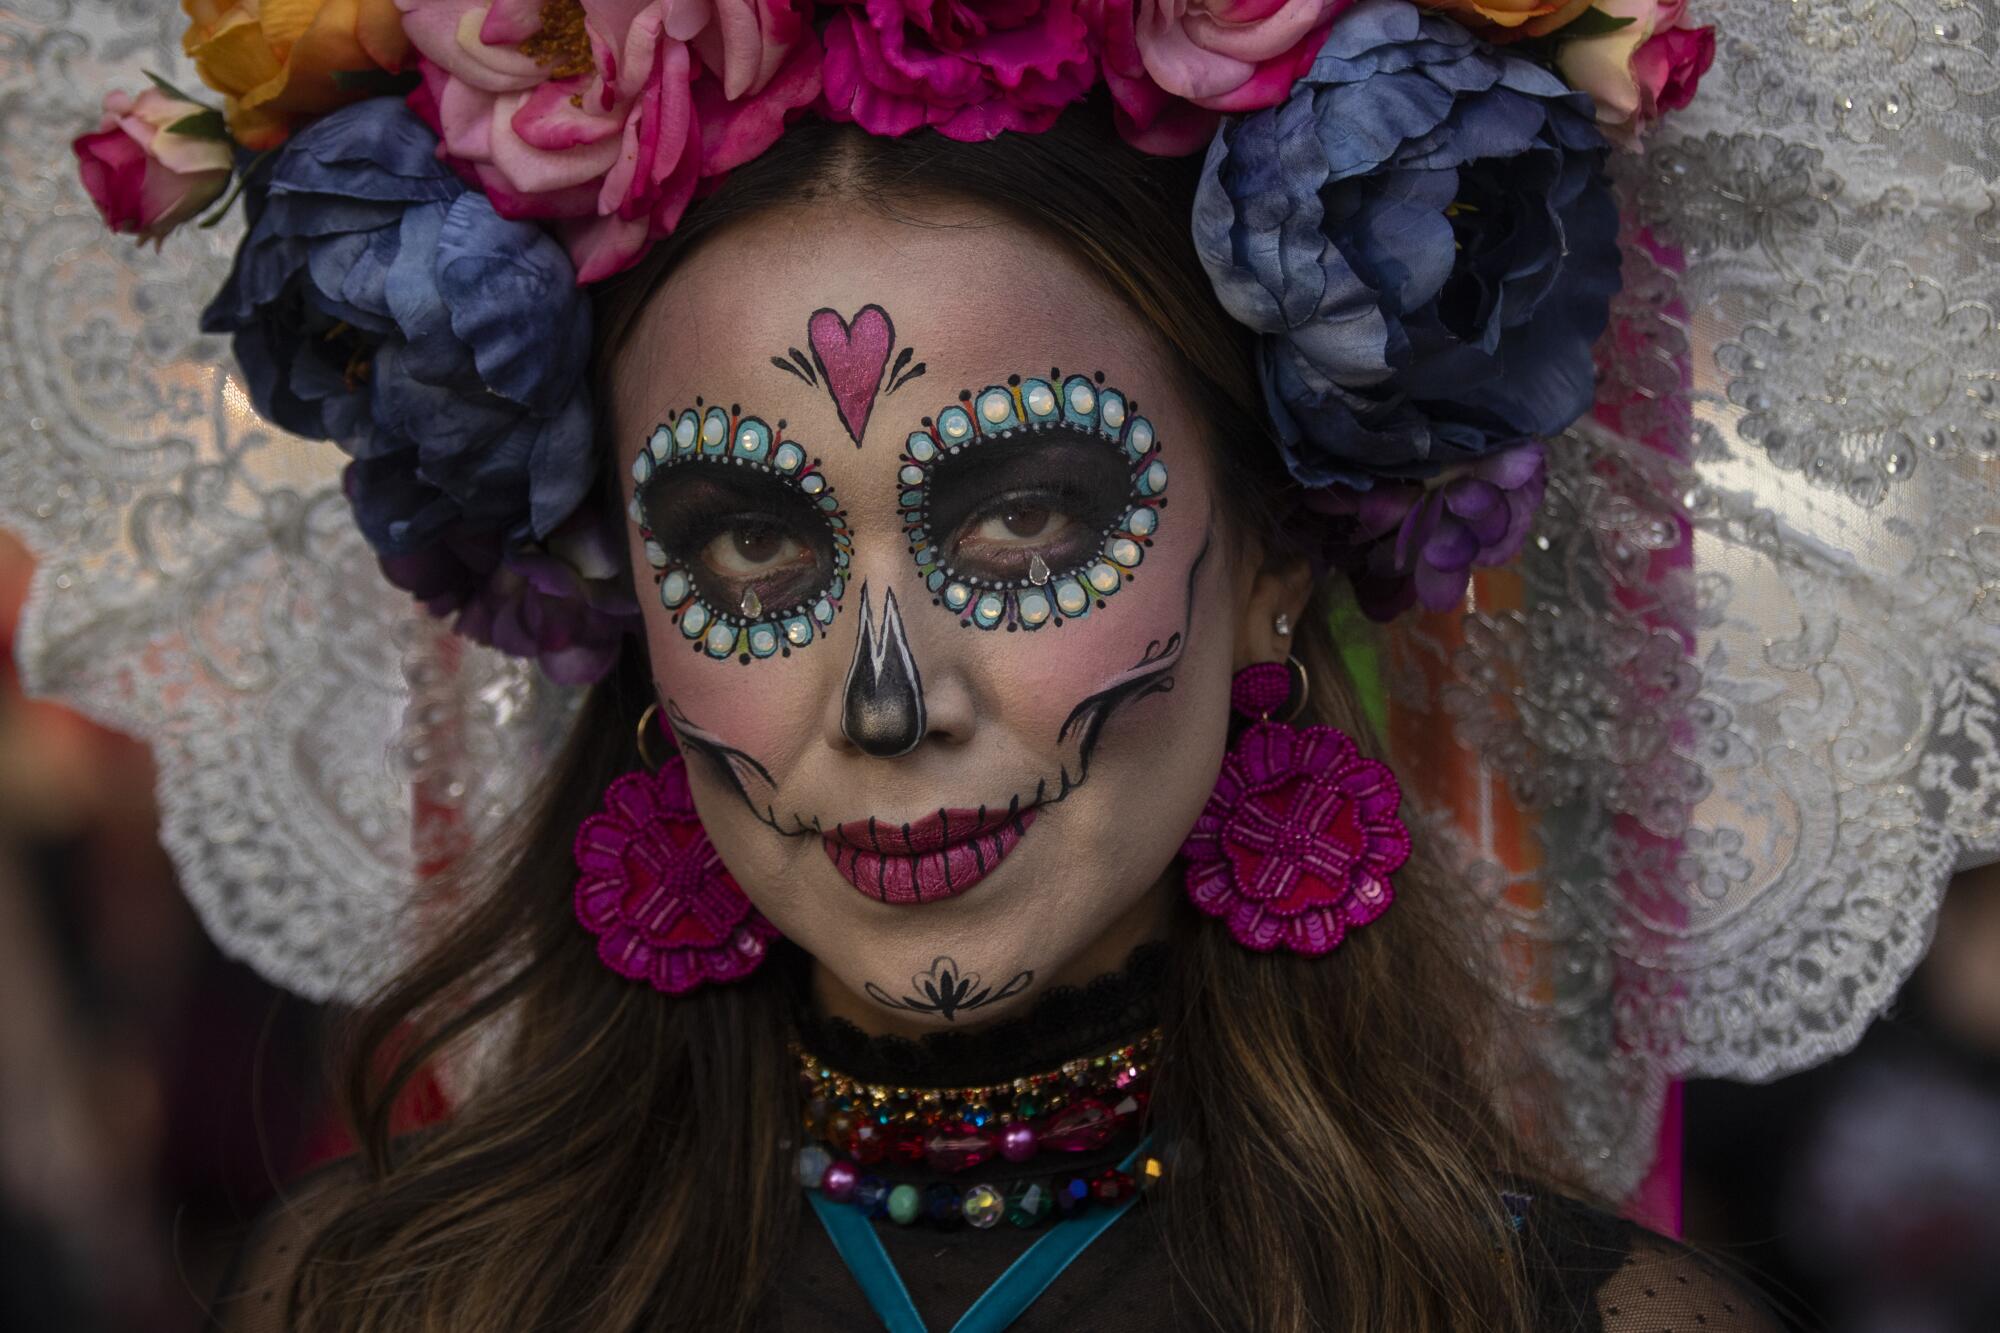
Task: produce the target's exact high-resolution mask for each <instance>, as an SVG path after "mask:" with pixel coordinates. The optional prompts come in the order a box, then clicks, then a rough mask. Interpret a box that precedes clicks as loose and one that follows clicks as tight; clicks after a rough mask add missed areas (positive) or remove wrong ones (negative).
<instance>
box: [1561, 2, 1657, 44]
mask: <svg viewBox="0 0 2000 1333" xmlns="http://www.w3.org/2000/svg"><path fill="white" fill-rule="evenodd" d="M1637 22H1638V20H1637V19H1633V18H1619V17H1618V16H1617V15H1615V14H1607V13H1605V12H1604V11H1603V10H1601V9H1586V10H1584V11H1583V13H1581V14H1579V15H1577V16H1576V17H1575V18H1574V19H1572V20H1570V21H1569V22H1568V23H1565V24H1563V26H1562V27H1560V28H1558V29H1556V30H1555V32H1554V33H1552V34H1551V35H1552V36H1553V37H1555V38H1556V40H1558V41H1564V42H1568V41H1575V40H1577V39H1579V38H1583V37H1608V36H1610V35H1611V34H1612V33H1614V32H1617V31H1618V30H1619V29H1620V28H1628V27H1630V26H1632V25H1633V24H1634V23H1637Z"/></svg>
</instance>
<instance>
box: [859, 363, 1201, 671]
mask: <svg viewBox="0 0 2000 1333" xmlns="http://www.w3.org/2000/svg"><path fill="white" fill-rule="evenodd" d="M1138 406H1139V405H1138V404H1137V403H1135V402H1133V401H1132V400H1130V399H1129V398H1127V397H1126V396H1125V395H1124V393H1122V392H1120V391H1119V390H1117V389H1114V388H1111V387H1109V386H1108V385H1106V384H1105V383H1104V377H1103V376H1102V375H1071V376H1068V377H1067V378H1065V377H1064V375H1063V373H1062V371H1060V370H1051V371H1050V372H1049V377H1048V378H1047V379H1041V378H1039V377H1027V378H1023V377H1022V376H1019V375H1012V376H1009V377H1008V379H1007V382H1006V383H1005V384H989V385H987V386H986V387H985V388H984V389H981V390H980V391H979V392H978V393H974V392H972V391H971V390H970V389H968V390H966V391H965V392H963V393H961V394H960V395H959V400H958V402H956V403H953V404H951V405H950V406H948V407H946V408H944V409H942V410H941V411H939V412H938V414H937V415H936V416H935V417H925V418H924V419H923V429H921V430H914V431H911V432H910V435H909V438H908V439H907V440H906V441H905V442H904V445H903V453H902V455H901V458H900V460H899V466H898V468H897V472H896V480H897V482H898V483H899V486H900V490H899V491H898V494H897V500H896V503H897V507H898V508H899V509H900V510H901V511H902V515H903V531H904V534H905V536H907V537H908V539H909V543H910V558H911V559H912V560H913V561H915V562H916V566H917V573H918V574H919V575H921V576H922V578H923V580H924V586H925V587H926V588H929V589H930V591H931V593H932V595H933V596H934V597H935V598H936V600H937V604H938V605H940V606H942V607H944V608H945V609H946V610H948V611H950V612H952V613H953V614H954V615H956V616H958V617H959V623H960V624H962V625H967V626H977V627H978V628H980V629H983V630H995V629H1001V628H1003V627H1004V628H1006V629H1007V630H1009V631H1012V630H1028V631H1031V632H1032V631H1034V630H1038V629H1041V628H1042V627H1044V626H1047V625H1053V626H1055V627H1057V628H1061V627H1062V626H1063V625H1064V624H1066V623H1068V622H1069V621H1072V620H1081V619H1082V618H1083V617H1085V616H1087V615H1089V614H1090V613H1091V611H1092V610H1093V609H1094V608H1097V607H1102V606H1103V605H1105V603H1106V600H1107V599H1108V598H1110V597H1112V596H1115V595H1116V594H1117V592H1118V591H1119V589H1121V588H1123V587H1124V586H1125V585H1126V583H1127V582H1129V581H1130V580H1132V579H1133V578H1135V577H1137V575H1136V574H1135V572H1134V571H1136V570H1137V569H1138V568H1139V565H1140V563H1141V562H1142V561H1143V560H1144V559H1145V558H1146V548H1147V547H1149V546H1151V545H1152V544H1153V534H1154V533H1155V532H1156V531H1158V529H1159V526H1160V512H1161V511H1162V510H1163V509H1165V508H1166V505H1167V497H1166V490H1167V465H1166V463H1165V461H1164V460H1162V459H1161V457H1160V442H1159V439H1158V437H1157V436H1156V435H1155V434H1154V432H1153V423H1152V422H1150V421H1148V420H1147V419H1146V418H1144V417H1142V416H1140V415H1139V411H1138Z"/></svg>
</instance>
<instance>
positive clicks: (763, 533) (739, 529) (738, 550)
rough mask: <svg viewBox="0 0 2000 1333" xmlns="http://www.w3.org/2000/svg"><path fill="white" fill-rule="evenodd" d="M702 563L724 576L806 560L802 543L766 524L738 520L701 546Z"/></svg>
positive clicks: (747, 574) (807, 554) (752, 574)
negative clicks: (739, 522) (736, 523)
mask: <svg viewBox="0 0 2000 1333" xmlns="http://www.w3.org/2000/svg"><path fill="white" fill-rule="evenodd" d="M701 558H702V562H703V563H704V564H706V565H707V566H708V567H709V568H710V569H712V570H714V571H715V572H716V573H718V574H720V575H722V576H723V577H724V578H743V579H751V578H756V577H757V576H758V575H760V574H768V573H771V572H774V571H776V570H781V569H784V568H785V567H786V566H788V565H793V564H796V563H798V562H800V561H810V560H811V559H812V552H811V551H809V550H808V549H807V548H806V544H805V543H804V542H802V541H800V540H799V539H798V538H796V537H794V536H792V535H791V534H790V533H789V532H787V531H786V530H785V529H783V528H781V527H778V526H777V525H775V524H770V523H741V524H738V525H737V526H735V527H733V528H730V529H729V530H728V531H727V532H723V533H721V534H719V535H717V536H716V537H714V538H712V539H711V540H710V541H709V543H708V545H707V546H705V547H704V548H702V553H701Z"/></svg>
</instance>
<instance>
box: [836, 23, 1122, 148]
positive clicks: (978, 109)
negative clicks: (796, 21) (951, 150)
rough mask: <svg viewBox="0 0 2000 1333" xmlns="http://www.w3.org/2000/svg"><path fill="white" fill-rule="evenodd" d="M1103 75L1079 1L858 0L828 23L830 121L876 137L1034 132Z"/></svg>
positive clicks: (972, 137)
mask: <svg viewBox="0 0 2000 1333" xmlns="http://www.w3.org/2000/svg"><path fill="white" fill-rule="evenodd" d="M1096 77H1097V61H1096V58H1095V56H1094V55H1093V53H1092V50H1091V35H1090V28H1089V25H1088V24H1086V23H1085V21H1084V18H1083V16H1082V14H1081V13H1080V12H1079V11H1078V8H1077V3H1076V0H860V3H855V2H854V0H850V3H848V4H847V5H845V6H844V7H842V8H839V9H836V10H835V11H834V13H833V17H832V18H831V19H830V20H828V22H827V25H826V96H825V103H824V111H825V113H826V115H827V117H828V118H829V119H832V120H845V121H853V122H854V123H855V124H857V125H859V126H861V127H862V128H863V129H865V130H867V131H868V132H869V133H870V134H892V135H893V134H907V133H909V132H910V131H911V130H914V129H918V128H920V127H922V126H925V125H929V126H932V127H934V128H936V129H937V130H938V131H939V132H940V133H942V134H944V135H946V136H947V137H949V138H953V139H961V140H967V141H977V140H981V139H991V138H994V137H995V136H997V135H999V134H1001V133H1003V132H1005V131H1007V130H1017V131H1021V132H1023V133H1029V134H1035V133H1039V132H1041V131H1043V130H1046V129H1048V128H1049V126H1051V125H1053V124H1054V123H1055V120H1056V117H1057V116H1058V115H1060V114H1061V113H1062V109H1063V108H1064V107H1066V106H1068V105H1069V104H1070V103H1071V102H1074V101H1076V100H1077V99H1079V98H1081V97H1082V96H1083V95H1084V94H1085V93H1087V92H1089V91H1090V86H1091V84H1092V83H1093V82H1094V81H1095V79H1096Z"/></svg>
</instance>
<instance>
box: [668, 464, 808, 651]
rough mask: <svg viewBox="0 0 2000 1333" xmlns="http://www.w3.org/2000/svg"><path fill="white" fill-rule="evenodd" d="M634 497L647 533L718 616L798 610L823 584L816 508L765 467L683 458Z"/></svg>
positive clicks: (745, 616) (759, 615)
mask: <svg viewBox="0 0 2000 1333" xmlns="http://www.w3.org/2000/svg"><path fill="white" fill-rule="evenodd" d="M639 498H640V507H641V510H642V512H643V513H644V515H645V520H646V527H647V529H648V530H649V531H650V532H651V534H652V540H653V541H655V542H656V543H658V545H659V547H660V549H661V550H662V551H663V552H665V554H666V557H667V559H668V561H669V562H670V563H672V564H674V565H677V566H678V567H679V568H680V569H681V570H683V571H685V572H686V576H687V577H688V578H689V579H690V580H691V581H692V582H693V585H694V590H695V592H696V593H697V594H698V595H699V596H700V597H701V599H702V600H703V601H704V602H706V603H708V605H709V606H710V607H712V608H714V610H715V611H716V612H717V613H719V614H721V615H723V616H729V617H737V618H741V619H743V620H757V619H760V618H762V617H765V616H768V615H776V614H779V613H783V612H787V611H791V612H799V613H803V612H804V611H805V610H806V609H807V608H809V607H810V605H811V604H812V603H813V602H814V601H816V600H817V599H818V598H820V597H821V596H822V595H824V594H825V593H827V592H828V590H829V589H830V587H831V585H832V583H833V580H834V575H835V570H836V553H835V548H834V538H833V533H832V532H831V531H830V530H829V529H828V527H827V523H826V520H825V518H824V516H823V515H822V514H821V512H820V510H819V509H818V508H817V507H816V506H815V504H814V503H813V501H812V500H811V499H809V498H808V497H807V496H805V495H804V494H802V493H801V492H800V491H799V490H798V489H797V487H795V486H794V485H792V484H791V483H789V482H787V481H783V480H780V479H779V478H777V477H774V476H772V475H770V474H769V473H766V472H761V471H757V470H753V469H750V468H739V467H731V466H727V465H722V466H716V465H704V464H702V463H698V462H697V463H684V464H679V465H676V466H672V467H666V468H662V469H660V470H659V472H657V473H656V474H654V475H653V477H652V478H651V479H650V480H649V481H648V482H647V483H646V485H645V486H644V487H643V488H642V490H641V492H640V497H639Z"/></svg>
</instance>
